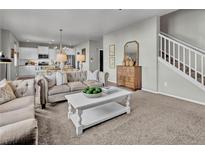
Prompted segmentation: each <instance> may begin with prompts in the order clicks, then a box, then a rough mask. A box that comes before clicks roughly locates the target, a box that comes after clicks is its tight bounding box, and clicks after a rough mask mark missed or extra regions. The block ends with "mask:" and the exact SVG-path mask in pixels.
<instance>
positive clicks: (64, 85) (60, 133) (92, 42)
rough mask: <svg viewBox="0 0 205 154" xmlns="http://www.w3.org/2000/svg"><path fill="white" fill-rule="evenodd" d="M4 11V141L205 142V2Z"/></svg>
mask: <svg viewBox="0 0 205 154" xmlns="http://www.w3.org/2000/svg"><path fill="white" fill-rule="evenodd" d="M0 15H1V16H0V21H1V25H0V27H1V28H0V49H1V50H0V51H1V52H0V56H1V58H0V60H1V61H0V91H1V93H0V96H1V97H0V114H1V119H0V120H1V121H0V124H1V125H0V136H1V138H0V143H1V144H48V145H55V144H57V145H59V144H89V145H90V144H100V145H102V144H104V145H107V144H110V145H113V144H114V145H116V144H122V145H123V144H125V145H136V144H204V143H205V140H204V135H205V134H204V131H203V128H204V122H205V117H204V102H205V95H204V91H205V87H204V85H205V82H204V79H205V78H204V77H205V63H204V61H205V55H204V50H203V49H204V43H203V40H202V38H203V37H204V36H203V25H204V21H202V20H201V17H204V15H205V11H204V10H183V9H182V10H176V9H147V10H143V9H133V10H129V9H109V10H105V9H104V10H92V9H88V10H83V9H82V10H81V9H80V10H72V9H64V10H54V9H53V10H21V9H20V10H3V9H2V10H0ZM53 18H55V22H54V23H53ZM17 19H18V20H17ZM65 19H67V20H65ZM188 19H191V21H195V22H190V20H188ZM68 21H72V22H68ZM181 21H183V22H181ZM49 25H50V26H49ZM186 26H187V27H186ZM196 26H197V29H195V27H196ZM190 29H191V30H192V31H191V32H190ZM196 33H199V34H198V35H197V36H196V35H195V34H196ZM16 130H18V131H16ZM99 132H100V133H99Z"/></svg>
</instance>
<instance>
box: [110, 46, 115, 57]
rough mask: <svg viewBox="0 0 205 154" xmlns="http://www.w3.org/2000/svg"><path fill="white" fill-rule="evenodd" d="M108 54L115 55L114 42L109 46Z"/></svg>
mask: <svg viewBox="0 0 205 154" xmlns="http://www.w3.org/2000/svg"><path fill="white" fill-rule="evenodd" d="M109 55H110V56H115V45H114V44H112V45H110V46H109Z"/></svg>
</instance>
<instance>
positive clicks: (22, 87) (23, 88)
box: [9, 79, 35, 97]
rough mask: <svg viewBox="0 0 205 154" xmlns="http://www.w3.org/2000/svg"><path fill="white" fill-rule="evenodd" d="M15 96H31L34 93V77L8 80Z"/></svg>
mask: <svg viewBox="0 0 205 154" xmlns="http://www.w3.org/2000/svg"><path fill="white" fill-rule="evenodd" d="M9 84H10V85H11V87H12V89H13V91H14V94H15V95H16V97H24V96H32V95H34V93H35V87H34V79H28V80H15V81H10V82H9Z"/></svg>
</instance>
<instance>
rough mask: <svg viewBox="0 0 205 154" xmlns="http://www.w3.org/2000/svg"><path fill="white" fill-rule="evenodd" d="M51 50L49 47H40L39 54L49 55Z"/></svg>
mask: <svg viewBox="0 0 205 154" xmlns="http://www.w3.org/2000/svg"><path fill="white" fill-rule="evenodd" d="M48 52H49V49H48V47H47V46H38V54H48Z"/></svg>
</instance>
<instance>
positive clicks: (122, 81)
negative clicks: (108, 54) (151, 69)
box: [117, 65, 142, 90]
mask: <svg viewBox="0 0 205 154" xmlns="http://www.w3.org/2000/svg"><path fill="white" fill-rule="evenodd" d="M141 72H142V70H141V66H123V65H118V66H117V85H118V86H125V87H128V88H131V89H133V90H139V89H141V87H142V86H141V85H142V83H141V76H142V75H141Z"/></svg>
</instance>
